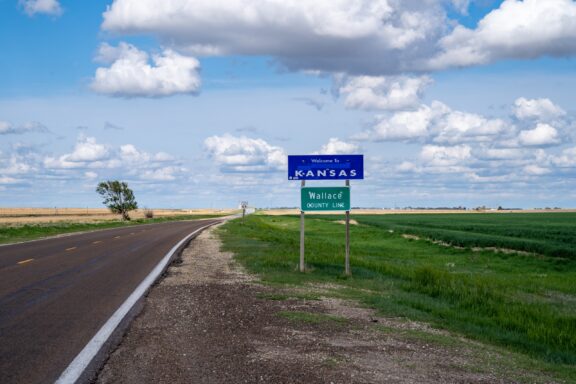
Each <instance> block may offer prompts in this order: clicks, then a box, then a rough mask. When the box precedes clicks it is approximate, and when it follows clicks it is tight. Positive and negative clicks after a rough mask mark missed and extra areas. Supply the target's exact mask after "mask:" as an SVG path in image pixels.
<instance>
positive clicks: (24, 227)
mask: <svg viewBox="0 0 576 384" xmlns="http://www.w3.org/2000/svg"><path fill="white" fill-rule="evenodd" d="M214 217H220V216H219V215H178V216H164V217H158V218H154V219H139V220H131V221H122V220H111V221H102V222H97V223H78V222H66V221H64V222H57V223H39V224H15V225H8V224H4V225H0V244H8V243H16V242H21V241H29V240H35V239H41V238H44V237H49V236H55V235H61V234H65V233H73V232H83V231H94V230H97V229H108V228H118V227H124V226H130V225H141V224H153V223H163V222H167V221H178V220H199V219H209V218H214Z"/></svg>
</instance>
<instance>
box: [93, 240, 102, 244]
mask: <svg viewBox="0 0 576 384" xmlns="http://www.w3.org/2000/svg"><path fill="white" fill-rule="evenodd" d="M101 242H102V240H96V241H94V242H92V244H99V243H101Z"/></svg>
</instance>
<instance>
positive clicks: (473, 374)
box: [96, 229, 537, 383]
mask: <svg viewBox="0 0 576 384" xmlns="http://www.w3.org/2000/svg"><path fill="white" fill-rule="evenodd" d="M219 249H220V243H219V240H218V239H217V237H216V235H215V233H214V230H213V229H211V230H209V231H206V232H204V233H202V234H201V235H200V236H199V237H198V238H197V239H196V240H194V241H193V242H192V243H191V245H190V246H189V247H188V248H187V249H186V250H185V251H184V253H183V255H182V262H181V263H175V264H174V265H173V266H172V267H170V269H169V270H168V274H167V276H166V278H164V279H163V280H162V281H161V282H160V283H159V284H158V285H157V286H155V287H154V288H153V290H152V291H151V292H150V294H149V296H148V298H147V299H146V304H145V308H144V310H143V312H142V313H141V315H140V316H138V317H137V318H136V320H135V321H134V323H133V324H132V326H131V328H130V330H129V331H128V333H127V334H126V336H125V338H124V339H123V342H122V343H121V345H120V346H119V347H118V348H117V349H116V351H114V352H113V353H112V355H111V356H110V359H109V360H108V362H107V363H106V365H105V367H104V368H103V370H102V371H101V373H100V375H99V377H98V378H97V380H96V382H97V383H256V382H264V383H382V382H386V383H447V382H449V383H494V382H502V383H504V382H514V380H513V379H509V378H508V379H507V377H510V376H509V375H508V372H506V371H504V370H500V367H501V366H502V367H504V366H506V363H507V360H506V359H505V358H504V357H501V358H500V360H502V364H501V365H500V364H499V363H498V364H495V365H491V364H489V363H486V362H485V361H483V360H479V359H480V358H479V357H478V356H477V355H478V353H477V345H476V344H475V343H470V342H466V341H464V340H461V342H460V341H458V342H454V343H452V342H450V343H439V342H433V341H431V340H430V337H436V338H439V339H442V338H444V337H445V338H447V339H448V338H449V340H452V336H451V335H449V334H448V333H447V332H444V331H439V330H435V329H432V328H431V327H429V326H428V325H426V324H422V323H416V322H408V321H405V320H402V319H394V318H384V317H378V316H376V315H375V314H374V312H373V311H371V310H369V309H366V308H361V307H359V306H358V305H356V304H355V303H353V302H348V301H343V300H340V299H334V298H328V297H322V296H320V299H319V300H306V299H297V298H294V297H298V295H302V292H303V291H306V289H305V288H298V289H277V288H271V287H267V286H263V285H261V284H259V283H258V280H257V279H256V278H255V277H253V276H250V275H249V274H247V273H246V272H245V271H244V270H242V268H240V267H239V266H238V264H236V263H235V262H234V260H233V258H232V254H230V253H225V252H220V250H219ZM334 288H335V287H333V286H313V287H311V288H310V290H309V292H314V294H315V295H318V294H319V293H320V294H321V292H322V290H325V291H329V290H332V289H334ZM292 295H293V296H294V297H291V296H292ZM278 297H284V298H285V299H284V300H278ZM422 335H431V336H430V337H428V336H426V337H422ZM458 340H460V339H458ZM495 360H498V359H495ZM529 381H530V380H529ZM532 381H537V380H532Z"/></svg>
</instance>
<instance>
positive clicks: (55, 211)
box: [0, 208, 236, 224]
mask: <svg viewBox="0 0 576 384" xmlns="http://www.w3.org/2000/svg"><path fill="white" fill-rule="evenodd" d="M145 211H146V210H145V209H137V210H134V211H131V212H130V218H132V219H142V218H144V212H145ZM151 211H153V212H154V217H163V216H178V215H225V214H232V213H234V212H236V210H234V209H151ZM119 218H120V215H116V214H113V213H111V212H110V211H109V210H108V209H106V208H0V224H28V223H30V224H32V223H50V222H62V221H73V222H83V223H86V222H97V221H106V220H118V219H119Z"/></svg>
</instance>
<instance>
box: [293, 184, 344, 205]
mask: <svg viewBox="0 0 576 384" xmlns="http://www.w3.org/2000/svg"><path fill="white" fill-rule="evenodd" d="M300 194H301V202H302V203H301V206H302V207H301V208H302V211H349V210H350V188H349V187H316V188H311V187H303V188H301V192H300Z"/></svg>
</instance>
